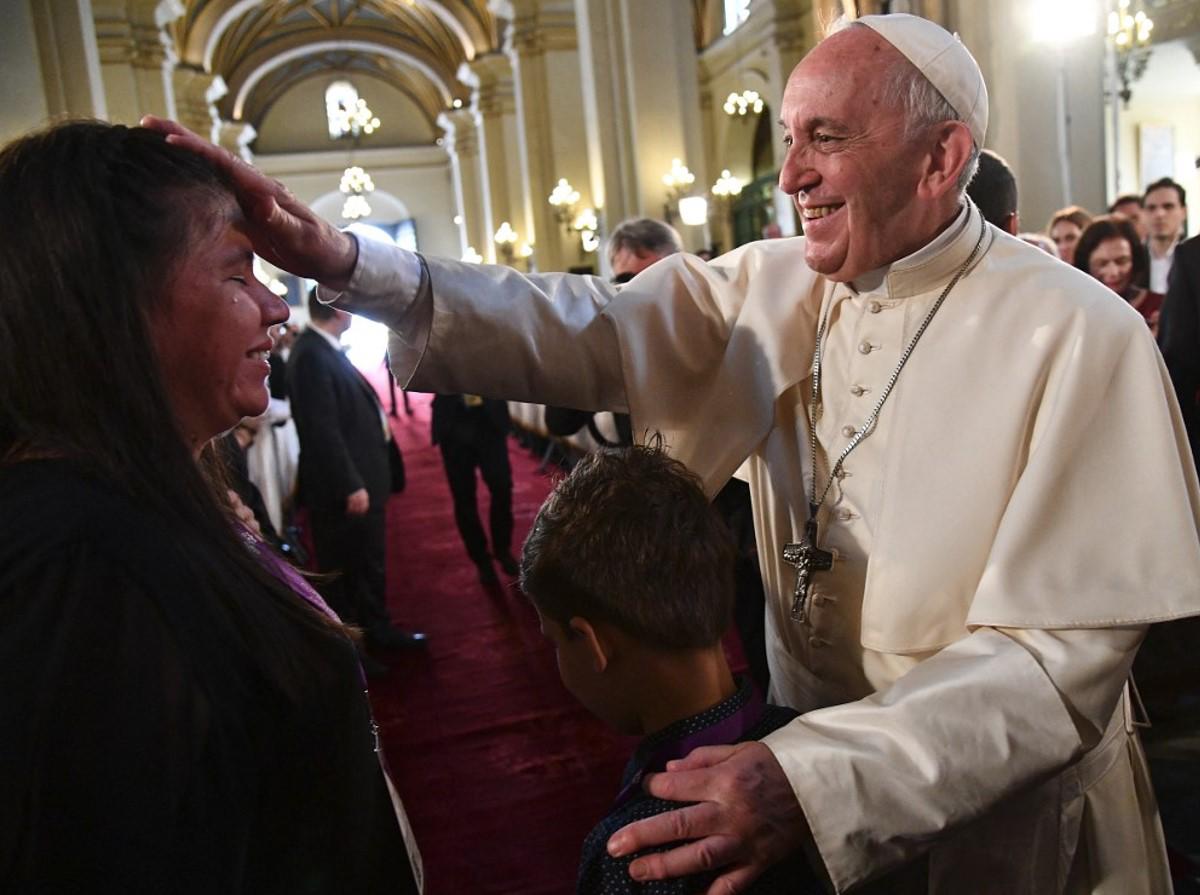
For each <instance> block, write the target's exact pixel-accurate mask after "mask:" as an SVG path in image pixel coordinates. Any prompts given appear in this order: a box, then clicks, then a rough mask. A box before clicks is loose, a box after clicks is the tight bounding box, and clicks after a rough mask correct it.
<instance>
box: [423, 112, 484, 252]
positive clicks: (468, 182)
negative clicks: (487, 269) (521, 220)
mask: <svg viewBox="0 0 1200 895" xmlns="http://www.w3.org/2000/svg"><path fill="white" fill-rule="evenodd" d="M437 123H438V126H439V127H441V128H442V130H443V131H445V137H444V138H443V143H442V148H443V149H445V150H446V152H447V154H448V155H449V156H450V170H451V176H452V178H453V183H454V195H455V199H456V204H457V206H458V214H459V217H460V220H461V221H462V223H461V224H460V225H459V228H458V229H459V236H460V239H461V241H462V250H463V252H464V253H465V252H466V249H467V247H468V246H469V247H470V248H472V249H474V250H475V251H476V252H479V253H480V254H484V253H485V252H486V251H487V246H488V245H489V244H490V243H491V241H492V236H491V234H492V230H491V229H490V226H489V223H488V221H487V219H486V215H485V214H484V211H483V207H484V191H483V184H482V182H481V179H482V178H481V173H482V172H481V168H480V158H479V140H478V138H477V125H476V120H475V113H474V112H473V111H471V110H470V109H455V110H454V111H449V112H443V113H442V114H441V115H439V116H438V119H437Z"/></svg>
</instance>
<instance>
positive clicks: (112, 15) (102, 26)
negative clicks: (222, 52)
mask: <svg viewBox="0 0 1200 895" xmlns="http://www.w3.org/2000/svg"><path fill="white" fill-rule="evenodd" d="M92 9H93V14H94V18H95V23H96V42H97V45H98V46H99V49H100V66H101V71H102V73H103V77H104V90H105V96H106V99H107V104H108V114H109V118H110V119H111V120H112V121H117V122H120V123H122V124H136V123H137V121H138V120H139V119H140V118H141V117H142V116H143V115H147V114H153V115H165V116H166V117H168V118H174V117H176V108H175V90H174V84H173V83H172V73H173V72H174V69H175V63H176V62H177V61H178V56H177V55H176V52H175V43H174V40H173V38H172V37H171V35H170V33H169V32H168V26H169V25H170V24H171V22H173V21H175V20H176V19H178V18H179V17H180V16H182V15H183V14H184V12H185V9H184V5H183V2H182V0H92Z"/></svg>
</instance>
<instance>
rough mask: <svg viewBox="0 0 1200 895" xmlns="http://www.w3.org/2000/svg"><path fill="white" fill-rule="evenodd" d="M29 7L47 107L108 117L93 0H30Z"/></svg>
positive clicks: (71, 113)
mask: <svg viewBox="0 0 1200 895" xmlns="http://www.w3.org/2000/svg"><path fill="white" fill-rule="evenodd" d="M29 9H30V12H31V13H32V16H33V30H34V33H35V34H36V37H37V47H38V58H39V60H40V63H41V70H42V83H43V85H44V88H45V92H46V111H47V112H48V113H49V114H50V115H52V116H54V115H64V116H73V117H74V116H85V117H93V118H107V117H108V106H107V103H106V102H105V97H104V79H103V77H102V75H101V73H100V50H99V48H98V47H97V45H96V30H95V26H94V25H93V24H92V6H91V0H43V2H40V3H30V4H29Z"/></svg>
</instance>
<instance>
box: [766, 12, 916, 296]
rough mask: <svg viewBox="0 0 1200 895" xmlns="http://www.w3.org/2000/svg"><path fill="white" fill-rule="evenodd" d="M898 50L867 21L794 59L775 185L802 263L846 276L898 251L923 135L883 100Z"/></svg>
mask: <svg viewBox="0 0 1200 895" xmlns="http://www.w3.org/2000/svg"><path fill="white" fill-rule="evenodd" d="M898 63H899V64H908V63H907V61H906V60H904V57H903V56H901V55H900V53H899V52H898V51H897V50H896V49H895V48H894V47H892V46H891V45H890V44H888V43H887V42H886V41H884V40H883V39H882V38H881V37H879V35H877V34H876V33H875V32H874V31H872V30H871V29H869V28H866V27H859V28H849V29H847V30H845V31H841V32H839V33H837V34H834V35H833V36H831V37H829V38H828V39H826V40H825V41H823V42H822V43H821V44H819V45H818V46H817V47H816V48H815V49H814V50H813V51H812V52H811V53H809V55H808V56H806V57H805V58H804V60H803V61H802V62H801V63H800V64H799V65H798V66H796V69H795V70H794V71H793V72H792V75H791V77H790V78H789V79H788V84H787V88H786V90H785V91H784V95H783V105H782V115H781V118H780V124H781V125H782V127H783V131H784V138H783V139H784V144H785V145H786V146H787V152H786V156H785V159H784V163H783V166H782V168H781V169H780V172H779V187H780V189H782V190H783V191H784V192H785V193H787V194H788V195H790V196H792V198H793V201H794V202H795V204H796V208H797V210H798V211H799V213H800V217H801V219H802V220H803V221H804V235H805V237H806V241H805V250H804V252H805V260H806V261H807V262H808V265H809V267H811V268H812V269H813V270H815V271H817V272H818V273H821V274H824V275H825V276H827V277H829V278H830V279H832V280H837V281H839V282H847V281H849V280H853V279H854V278H855V277H858V276H860V275H861V274H864V273H866V272H868V271H871V270H874V269H875V268H877V267H881V266H883V265H885V264H888V263H890V262H892V261H896V260H898V259H899V258H902V257H904V256H905V255H907V254H909V253H910V252H911V251H914V250H915V249H916V248H919V247H920V245H923V244H924V243H923V242H921V241H918V242H917V243H916V244H915V245H914V244H913V237H914V230H916V229H918V228H919V226H920V220H919V219H921V218H923V217H924V214H923V213H924V212H927V209H925V208H924V207H923V206H924V205H926V204H927V201H928V200H922V199H919V198H918V195H917V188H918V182H919V181H920V179H921V175H922V172H923V171H924V169H925V162H926V161H927V160H928V158H929V151H928V146H927V145H926V144H927V143H931V141H928V140H924V139H922V137H923V136H924V135H922V134H915V135H912V136H913V138H910V137H909V135H907V134H906V123H907V121H906V119H907V115H906V112H905V110H904V108H903V107H902V106H901V105H897V104H894V103H893V104H889V103H888V102H887V99H886V97H885V86H886V83H887V79H888V78H889V77H890V76H892V74H893V72H894V70H895V67H896V65H897V64H898Z"/></svg>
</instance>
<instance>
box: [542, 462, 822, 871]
mask: <svg viewBox="0 0 1200 895" xmlns="http://www.w3.org/2000/svg"><path fill="white" fill-rule="evenodd" d="M734 560H735V555H734V546H733V542H732V539H731V537H730V535H729V532H728V531H727V530H726V528H725V526H724V524H723V523H722V522H721V520H720V518H719V517H718V516H717V515H716V513H715V512H714V511H713V509H712V508H711V507H710V506H709V503H708V500H707V499H706V498H705V496H704V492H703V491H702V490H701V487H700V483H699V480H698V479H697V478H696V477H695V476H694V475H692V474H691V473H690V472H689V471H688V470H687V468H686V467H685V466H683V464H681V463H679V462H678V461H676V460H672V459H671V458H670V457H668V456H667V455H666V453H665V452H663V450H662V448H661V445H660V444H656V445H653V446H647V447H636V446H635V447H632V448H629V449H627V450H621V451H602V452H598V453H594V454H591V455H590V456H588V457H587V458H586V459H584V460H583V461H582V462H580V463H579V464H578V465H577V466H576V467H575V469H574V471H573V472H572V473H571V474H570V475H569V476H568V477H567V478H566V479H564V480H563V481H562V482H560V483H559V485H558V487H557V488H555V489H554V492H553V493H552V494H551V495H550V497H549V498H547V500H546V502H545V503H544V504H543V505H542V508H541V510H540V511H539V512H538V516H537V519H536V520H534V524H533V528H532V530H531V532H530V534H529V537H528V539H526V541H525V546H524V549H523V552H522V557H521V587H522V589H523V590H524V592H525V593H526V595H527V596H528V597H529V599H530V601H531V602H532V603H533V605H534V607H535V608H536V609H537V612H538V616H539V618H540V620H541V627H542V633H543V634H544V635H545V636H546V637H547V638H549V639H550V640H551V641H552V642H553V643H554V646H555V651H556V653H557V657H558V669H559V673H560V675H561V676H562V680H563V683H564V684H565V685H566V687H567V689H568V690H570V691H571V693H572V694H573V695H574V696H575V697H576V698H577V699H578V700H579V701H580V702H582V703H583V705H584V706H586V707H587V708H588V709H589V710H590V711H591V712H592V713H593V714H595V715H597V716H598V717H600V718H601V719H603V720H604V721H606V722H608V723H609V724H610V725H612V726H613V727H615V728H617V729H618V730H619V731H621V732H622V733H626V734H635V735H641V736H643V737H644V739H643V740H642V742H641V743H640V744H639V746H638V748H637V750H636V751H635V752H634V754H633V757H632V758H631V759H630V762H629V764H628V765H627V767H626V769H625V773H624V775H623V778H622V784H621V791H620V793H619V795H618V796H617V799H616V801H615V803H614V804H613V807H612V808H611V809H610V811H609V813H608V815H607V816H606V817H605V818H604V819H603V820H602V821H601V822H600V823H599V824H597V825H596V827H595V828H594V829H593V830H592V832H591V833H590V834H588V837H587V839H586V840H585V842H584V847H583V856H582V859H581V861H580V867H579V882H578V893H579V895H601V893H603V895H609V893H634V892H636V893H651V892H653V893H690V892H703V891H704V890H705V888H706V887H707V886H708V884H709V882H710V878H709V877H707V876H692V877H686V878H681V879H674V880H663V881H656V882H650V883H644V884H643V883H637V882H635V881H634V880H632V879H631V878H630V877H629V872H628V867H629V863H630V861H632V860H633V858H634V857H636V855H635V856H628V857H625V858H620V859H615V858H612V857H610V856H609V855H608V853H607V851H606V849H605V844H606V843H607V841H608V838H609V837H610V836H611V835H612V834H613V833H615V832H616V831H617V830H618V829H620V828H621V827H623V826H625V825H626V824H628V823H630V822H632V821H634V820H639V819H641V818H644V817H649V816H651V815H654V814H659V813H661V812H663V811H668V810H670V809H672V808H677V807H679V806H678V804H677V803H671V802H666V801H663V800H661V799H655V798H652V797H650V796H649V795H647V794H646V793H645V792H644V791H643V790H642V786H641V782H642V778H643V777H644V776H645V775H647V774H651V773H655V772H658V771H662V770H663V769H664V768H665V767H666V763H667V762H668V761H670V760H672V759H675V758H682V757H683V756H685V755H687V754H688V753H689V752H690V751H691V750H692V749H694V748H697V747H699V746H711V745H729V744H732V743H737V742H743V741H747V740H755V739H760V738H762V737H764V736H766V735H767V734H768V733H770V732H772V731H773V730H776V729H777V728H779V727H782V726H783V725H784V724H786V723H787V722H788V721H790V720H791V719H792V718H794V717H795V716H796V713H795V712H793V711H791V710H790V709H784V708H780V707H778V706H772V705H765V704H764V703H763V702H762V699H761V698H760V697H759V696H758V693H757V691H755V690H754V688H753V685H752V684H751V683H750V682H749V680H748V679H747V680H743V681H741V682H736V681H735V680H734V678H733V675H732V674H731V673H730V670H729V665H728V663H727V662H726V659H725V653H724V651H723V649H722V647H721V635H722V633H723V632H724V631H725V629H726V627H727V626H728V624H729V619H730V613H731V611H732V606H733V595H734V582H733V569H734ZM749 891H751V892H754V893H760V895H762V893H774V892H788V893H803V892H807V891H812V892H817V891H820V887H819V886H818V884H817V882H816V878H815V876H814V875H813V873H812V871H811V870H810V869H809V868H808V865H807V864H806V863H805V861H804V859H803V858H802V857H801V856H800V855H799V854H797V855H795V856H793V857H792V858H790V859H788V860H786V861H784V862H782V863H780V864H778V865H776V866H775V867H773V868H772V869H771V870H769V871H768V872H767V873H766V874H765V875H764V876H762V877H761V878H760V879H759V880H758V881H757V882H756V883H755V885H754V886H753V887H752V888H751V889H750V890H749Z"/></svg>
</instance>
